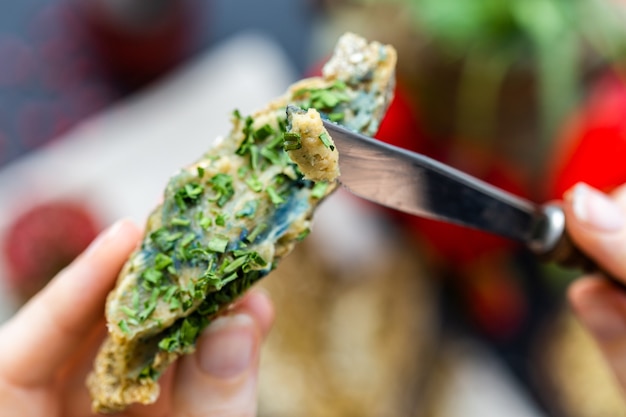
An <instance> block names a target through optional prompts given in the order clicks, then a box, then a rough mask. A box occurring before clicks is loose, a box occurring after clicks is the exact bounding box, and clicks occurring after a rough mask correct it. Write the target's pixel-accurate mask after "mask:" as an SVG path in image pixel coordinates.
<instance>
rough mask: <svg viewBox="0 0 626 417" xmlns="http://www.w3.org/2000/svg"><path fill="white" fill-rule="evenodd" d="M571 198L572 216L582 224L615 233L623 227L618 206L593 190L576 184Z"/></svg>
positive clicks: (621, 215) (622, 218)
mask: <svg viewBox="0 0 626 417" xmlns="http://www.w3.org/2000/svg"><path fill="white" fill-rule="evenodd" d="M571 198H572V208H573V210H574V216H576V218H577V219H578V220H579V221H581V222H582V223H584V224H586V225H588V226H590V227H593V228H595V229H598V230H600V231H605V232H615V231H618V230H620V229H621V228H622V227H623V226H624V215H623V213H622V210H621V209H620V208H619V206H617V204H615V202H614V201H613V200H611V199H610V198H609V197H608V196H607V195H606V194H603V193H601V192H600V191H598V190H596V189H595V188H592V187H590V186H588V185H586V184H582V183H580V184H577V185H576V186H575V187H574V190H573V193H572V197H571Z"/></svg>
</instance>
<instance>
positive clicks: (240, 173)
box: [237, 165, 250, 178]
mask: <svg viewBox="0 0 626 417" xmlns="http://www.w3.org/2000/svg"><path fill="white" fill-rule="evenodd" d="M248 171H250V168H248V167H247V166H245V165H242V166H240V167H239V168H237V176H238V177H239V178H244V177H245V176H246V174H247V173H248Z"/></svg>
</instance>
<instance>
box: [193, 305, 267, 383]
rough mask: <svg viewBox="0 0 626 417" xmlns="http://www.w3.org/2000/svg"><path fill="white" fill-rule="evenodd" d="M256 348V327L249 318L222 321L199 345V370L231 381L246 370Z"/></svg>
mask: <svg viewBox="0 0 626 417" xmlns="http://www.w3.org/2000/svg"><path fill="white" fill-rule="evenodd" d="M255 347H256V335H255V323H254V320H253V319H252V318H251V317H250V316H248V315H247V314H235V315H232V316H224V317H219V318H217V319H216V320H215V321H213V323H211V324H210V325H209V327H208V328H207V330H206V331H205V332H204V334H203V335H202V340H201V342H200V352H199V361H200V368H201V369H202V370H203V371H204V372H205V373H207V374H208V375H211V376H214V377H217V378H231V377H234V376H237V375H240V374H241V373H243V372H244V371H245V370H247V369H248V368H249V367H250V366H251V364H252V361H253V357H254V353H255Z"/></svg>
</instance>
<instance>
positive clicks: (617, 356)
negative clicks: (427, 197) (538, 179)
mask: <svg viewBox="0 0 626 417" xmlns="http://www.w3.org/2000/svg"><path fill="white" fill-rule="evenodd" d="M564 210H565V217H566V224H567V228H568V230H569V232H570V234H571V237H572V239H573V240H574V241H575V242H576V243H577V244H578V246H579V247H580V248H581V249H582V250H583V251H584V252H585V253H587V254H588V255H589V256H590V257H591V258H593V259H595V261H596V262H597V263H598V265H599V266H600V267H601V268H602V269H604V270H605V271H606V272H607V273H609V274H611V275H612V276H613V277H614V278H616V279H617V280H619V281H620V282H622V283H624V284H625V285H626V185H625V186H622V187H620V188H618V189H616V190H615V191H614V192H613V193H611V194H610V195H606V194H604V193H601V192H600V191H598V190H596V189H594V188H591V187H589V186H587V185H585V184H577V185H576V186H574V187H573V188H572V189H571V190H570V191H569V192H568V193H567V194H566V198H565V206H564ZM625 288H626V287H625ZM568 295H569V299H570V302H571V304H572V306H573V308H574V311H575V313H576V315H577V316H578V318H579V319H580V321H581V322H582V323H583V325H584V326H585V327H586V328H587V329H588V330H589V332H590V333H591V335H592V336H593V337H594V339H595V340H596V342H597V343H598V346H599V347H600V350H601V352H602V354H603V355H604V357H605V358H606V360H607V362H608V364H609V366H610V367H611V369H612V371H613V372H614V374H615V376H616V377H617V380H618V381H619V383H620V385H621V388H622V390H623V391H624V392H626V290H625V289H624V288H620V287H619V286H618V285H615V283H612V282H611V281H609V280H607V279H606V278H605V277H603V276H602V275H601V274H591V275H588V276H585V277H583V278H581V279H579V280H577V281H575V282H574V283H573V284H572V285H571V287H570V289H569V294H568Z"/></svg>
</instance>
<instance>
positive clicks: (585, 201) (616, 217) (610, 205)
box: [564, 183, 626, 283]
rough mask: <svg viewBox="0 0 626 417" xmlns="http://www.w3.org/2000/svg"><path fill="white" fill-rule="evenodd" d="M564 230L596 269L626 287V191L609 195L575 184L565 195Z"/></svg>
mask: <svg viewBox="0 0 626 417" xmlns="http://www.w3.org/2000/svg"><path fill="white" fill-rule="evenodd" d="M564 210H565V218H566V224H567V229H568V232H569V234H570V236H571V237H572V239H573V240H574V242H576V244H577V245H578V246H579V247H580V248H581V249H582V250H583V251H584V252H585V253H586V254H587V255H589V256H590V257H591V258H593V259H594V260H595V261H596V262H597V263H598V266H599V267H600V268H601V269H602V270H604V271H607V272H608V273H610V274H611V275H613V277H615V278H617V279H618V280H620V281H622V282H624V283H626V262H624V259H626V188H624V187H622V188H620V189H618V190H616V191H615V192H614V193H613V194H612V195H607V194H604V193H602V192H601V191H599V190H597V189H595V188H593V187H591V186H589V185H586V184H583V183H579V184H576V185H575V186H574V187H573V188H572V189H571V190H570V191H569V192H568V193H567V194H566V195H565V204H564Z"/></svg>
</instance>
